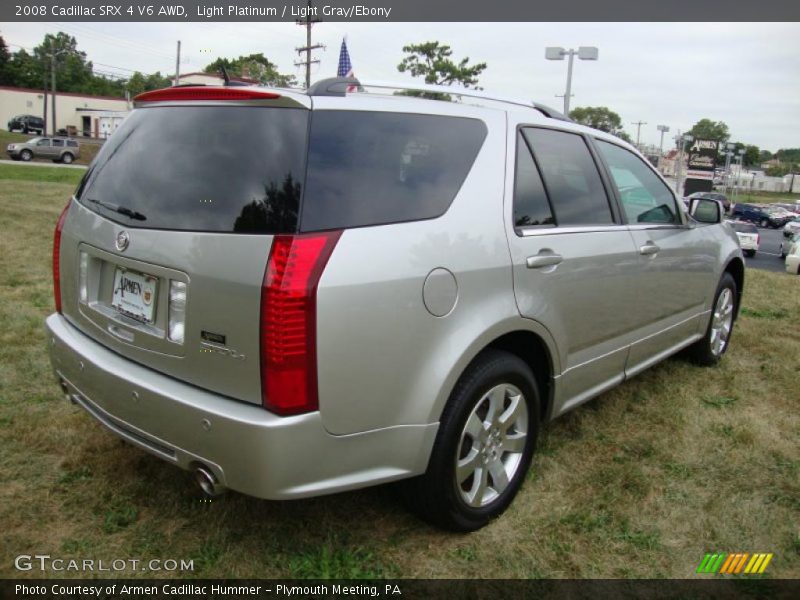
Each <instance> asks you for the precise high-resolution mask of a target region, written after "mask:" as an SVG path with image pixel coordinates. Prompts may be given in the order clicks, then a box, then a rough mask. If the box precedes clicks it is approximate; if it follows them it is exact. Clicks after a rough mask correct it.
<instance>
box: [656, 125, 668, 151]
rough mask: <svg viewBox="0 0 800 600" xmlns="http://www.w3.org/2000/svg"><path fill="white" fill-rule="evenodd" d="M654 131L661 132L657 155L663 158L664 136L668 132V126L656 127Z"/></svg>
mask: <svg viewBox="0 0 800 600" xmlns="http://www.w3.org/2000/svg"><path fill="white" fill-rule="evenodd" d="M656 129H658V130H659V131H660V132H661V142H660V143H659V145H658V155H659V156H664V134H665V133H668V132H669V126H667V125H656Z"/></svg>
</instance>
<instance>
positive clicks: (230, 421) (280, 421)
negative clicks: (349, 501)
mask: <svg viewBox="0 0 800 600" xmlns="http://www.w3.org/2000/svg"><path fill="white" fill-rule="evenodd" d="M45 325H46V329H47V341H48V348H49V351H50V358H51V361H52V364H53V368H54V370H55V373H56V377H58V379H59V380H60V381H61V382H62V383H63V384H64V385H65V386H66V388H67V393H68V394H69V395H70V396H71V399H72V400H73V401H75V402H76V403H77V404H79V405H80V406H81V407H83V408H84V409H85V410H86V411H87V412H88V413H89V414H90V415H91V416H92V417H94V418H95V419H96V420H98V421H99V422H100V423H101V424H103V425H104V426H105V427H106V428H108V429H109V430H111V431H112V432H113V433H114V434H116V435H118V436H119V437H121V438H123V439H125V440H127V441H128V442H130V443H131V444H133V445H135V446H138V447H140V448H142V449H144V450H146V451H148V452H150V453H151V454H154V455H156V456H158V457H159V458H162V459H164V460H165V461H167V462H170V463H172V464H175V465H176V466H178V467H181V468H183V469H193V468H196V467H197V466H200V465H205V466H206V467H207V468H209V469H210V470H211V471H212V472H213V473H214V475H215V476H216V477H217V479H218V480H219V482H220V483H221V484H222V485H224V486H225V487H228V488H231V489H233V490H236V491H239V492H242V493H245V494H249V495H251V496H256V497H259V498H268V499H275V500H277V499H289V498H302V497H308V496H316V495H321V494H329V493H334V492H340V491H345V490H349V489H355V488H359V487H365V486H368V485H372V484H377V483H383V482H387V481H392V480H396V479H402V478H404V477H410V476H413V475H417V474H419V473H422V472H424V471H425V469H426V468H427V462H428V456H429V453H430V450H431V448H432V447H433V441H434V438H435V436H436V431H437V427H438V424H437V423H433V424H429V425H404V426H397V427H390V428H385V429H379V430H374V431H367V432H362V433H358V434H353V435H343V436H335V435H331V434H330V433H328V432H327V431H326V430H325V428H324V427H323V425H322V419H321V417H320V414H319V413H318V412H315V413H309V414H305V415H298V416H293V417H278V416H276V415H274V414H272V413H270V412H268V411H266V410H264V409H262V408H261V407H259V406H253V405H248V404H246V403H243V402H239V401H236V400H230V399H228V398H225V397H223V396H220V395H218V394H214V393H211V392H208V391H205V390H202V389H199V388H196V387H194V386H191V385H188V384H186V383H182V382H180V381H178V380H175V379H173V378H171V377H168V376H166V375H163V374H160V373H158V372H156V371H153V370H151V369H149V368H146V367H143V366H141V365H139V364H137V363H134V362H132V361H130V360H128V359H126V358H123V357H122V356H120V355H118V354H116V353H115V352H112V351H111V350H108V349H107V348H105V347H104V346H102V345H101V344H98V343H97V342H95V341H94V340H92V339H91V338H89V337H87V336H86V335H84V334H83V333H81V332H80V331H79V330H78V329H77V328H75V327H74V326H73V325H71V324H70V323H69V322H68V321H67V320H66V319H65V318H64V317H63V316H62V315H59V314H53V315H51V316H50V317H48V319H47V321H46V324H45Z"/></svg>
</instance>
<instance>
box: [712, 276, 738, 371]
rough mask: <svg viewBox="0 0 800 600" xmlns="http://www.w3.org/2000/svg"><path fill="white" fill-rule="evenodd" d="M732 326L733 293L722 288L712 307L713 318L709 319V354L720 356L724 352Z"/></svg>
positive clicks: (728, 289)
mask: <svg viewBox="0 0 800 600" xmlns="http://www.w3.org/2000/svg"><path fill="white" fill-rule="evenodd" d="M732 326H733V292H731V289H730V288H727V287H726V288H724V289H723V290H722V292H720V295H719V298H717V305H716V306H715V307H714V316H713V317H712V319H711V338H710V339H709V342H710V344H711V353H712V354H713V355H714V356H720V355H721V354H722V353H723V352H724V351H725V346H727V344H728V338H729V337H730V335H731V327H732Z"/></svg>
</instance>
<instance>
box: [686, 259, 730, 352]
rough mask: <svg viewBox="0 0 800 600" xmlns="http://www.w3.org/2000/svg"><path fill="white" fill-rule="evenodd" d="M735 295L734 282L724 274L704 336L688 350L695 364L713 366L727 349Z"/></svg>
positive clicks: (727, 274)
mask: <svg viewBox="0 0 800 600" xmlns="http://www.w3.org/2000/svg"><path fill="white" fill-rule="evenodd" d="M736 294H737V292H736V282H735V281H734V279H733V277H732V276H731V274H730V273H725V274H724V275H723V276H722V279H720V281H719V285H718V286H717V294H716V296H714V305H713V308H712V311H711V320H710V321H709V323H708V328H707V329H706V334H705V336H704V337H703V339H701V340H700V341H698V342H695V343H694V344H693V345H692V346H690V348H689V354H690V356H691V358H692V359H693V360H694V361H695V362H696V363H698V364H700V365H704V366H711V365H715V364H717V363H718V362H719V361H720V359H721V358H722V355H723V354H725V351H726V350H727V349H728V343H729V342H730V339H731V334H732V333H733V315H735V314H736V302H737V295H736Z"/></svg>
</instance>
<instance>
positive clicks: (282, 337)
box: [261, 231, 342, 415]
mask: <svg viewBox="0 0 800 600" xmlns="http://www.w3.org/2000/svg"><path fill="white" fill-rule="evenodd" d="M341 233H342V232H341V231H332V232H326V233H314V234H302V235H278V236H275V238H274V240H273V242H272V249H271V251H270V255H269V261H268V263H267V269H266V272H265V273H264V282H263V285H262V288H261V394H262V401H263V404H264V408H266V409H268V410H270V411H272V412H274V413H277V414H280V415H292V414H298V413H303V412H310V411H314V410H317V409H318V408H319V399H318V395H317V335H316V333H317V332H316V326H317V324H316V314H317V285H318V284H319V280H320V277H321V276H322V272H323V270H324V269H325V265H326V264H327V262H328V259H329V258H330V256H331V253H332V252H333V249H334V247H335V246H336V242H337V241H338V240H339V237H340V236H341Z"/></svg>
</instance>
